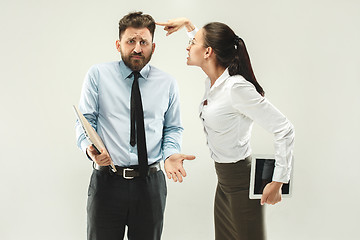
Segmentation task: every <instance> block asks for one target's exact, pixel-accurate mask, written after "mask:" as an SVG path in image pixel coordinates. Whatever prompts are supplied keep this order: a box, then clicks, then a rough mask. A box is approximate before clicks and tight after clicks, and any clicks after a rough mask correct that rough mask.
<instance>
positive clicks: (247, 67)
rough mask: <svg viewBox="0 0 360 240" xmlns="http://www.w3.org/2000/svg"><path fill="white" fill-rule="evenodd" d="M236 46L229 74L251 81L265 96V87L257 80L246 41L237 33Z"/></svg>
mask: <svg viewBox="0 0 360 240" xmlns="http://www.w3.org/2000/svg"><path fill="white" fill-rule="evenodd" d="M234 47H235V50H234V51H235V54H234V58H233V59H234V60H233V61H232V63H231V64H230V65H229V74H230V76H233V75H241V76H243V77H244V78H245V79H246V80H247V81H249V82H251V83H252V84H253V85H254V86H255V88H256V91H257V92H258V93H259V94H260V95H261V96H264V95H265V92H264V90H263V88H262V87H261V86H260V84H259V83H258V81H256V78H255V74H254V71H253V69H252V66H251V62H250V57H249V54H248V52H247V50H246V46H245V42H244V40H242V39H241V38H239V36H237V35H235V37H234Z"/></svg>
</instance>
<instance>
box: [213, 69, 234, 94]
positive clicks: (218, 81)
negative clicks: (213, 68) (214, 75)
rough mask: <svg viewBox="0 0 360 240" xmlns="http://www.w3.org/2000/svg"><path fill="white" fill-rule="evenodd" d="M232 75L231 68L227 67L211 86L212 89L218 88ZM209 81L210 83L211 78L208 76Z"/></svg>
mask: <svg viewBox="0 0 360 240" xmlns="http://www.w3.org/2000/svg"><path fill="white" fill-rule="evenodd" d="M229 77H230V74H229V69H228V68H226V69H225V71H224V72H223V73H222V74H221V75H220V77H219V78H218V79H216V81H215V83H214V85H213V86H212V87H210V84H209V87H210V91H212V90H213V89H215V88H217V87H218V86H220V85H221V84H222V83H223V82H224V81H225V80H226V79H228V78H229ZM208 81H209V83H210V79H209V78H208Z"/></svg>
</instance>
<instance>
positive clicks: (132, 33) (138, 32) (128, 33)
mask: <svg viewBox="0 0 360 240" xmlns="http://www.w3.org/2000/svg"><path fill="white" fill-rule="evenodd" d="M123 37H125V38H135V37H141V38H143V39H151V33H150V31H149V29H147V28H133V27H128V28H127V29H126V30H125V31H124V33H123Z"/></svg>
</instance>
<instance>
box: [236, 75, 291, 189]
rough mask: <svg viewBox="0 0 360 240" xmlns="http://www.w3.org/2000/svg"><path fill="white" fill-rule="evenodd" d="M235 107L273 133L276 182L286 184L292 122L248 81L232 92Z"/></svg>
mask: <svg viewBox="0 0 360 240" xmlns="http://www.w3.org/2000/svg"><path fill="white" fill-rule="evenodd" d="M230 92H231V101H232V105H233V107H234V108H235V109H236V110H238V111H239V112H240V113H241V114H243V115H245V116H247V117H249V118H250V119H252V120H253V121H254V122H256V123H258V124H259V125H260V126H262V127H263V128H264V129H265V130H267V131H269V132H271V133H272V134H274V138H275V143H274V148H275V170H274V175H273V179H272V180H273V181H276V182H283V183H287V182H288V181H289V180H290V174H291V170H292V162H293V148H294V137H295V131H294V127H293V125H292V124H291V123H290V121H289V120H288V119H287V118H286V117H285V116H284V115H283V114H282V113H281V112H280V111H279V110H278V109H277V108H276V107H275V106H273V105H272V104H271V103H270V102H269V101H268V100H267V99H266V98H264V97H262V96H261V95H260V94H259V93H258V92H257V91H256V89H255V87H254V86H253V85H252V84H251V83H250V82H248V81H246V80H245V79H243V81H240V82H236V83H235V84H234V85H233V86H232V89H231V91H230Z"/></svg>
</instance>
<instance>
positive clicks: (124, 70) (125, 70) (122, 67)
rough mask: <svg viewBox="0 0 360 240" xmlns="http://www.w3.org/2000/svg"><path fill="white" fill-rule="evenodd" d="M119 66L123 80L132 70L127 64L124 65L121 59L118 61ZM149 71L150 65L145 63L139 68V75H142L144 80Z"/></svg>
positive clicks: (128, 76) (129, 75)
mask: <svg viewBox="0 0 360 240" xmlns="http://www.w3.org/2000/svg"><path fill="white" fill-rule="evenodd" d="M119 67H120V72H121V75H122V77H123V80H126V79H127V78H130V77H131V74H132V72H133V71H132V70H131V69H130V68H129V67H128V66H126V65H125V63H124V62H123V61H120V62H119ZM149 72H150V65H149V64H146V65H145V66H144V67H143V68H142V69H141V70H140V75H141V77H143V78H144V79H145V80H146V79H147V78H148V76H149Z"/></svg>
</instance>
